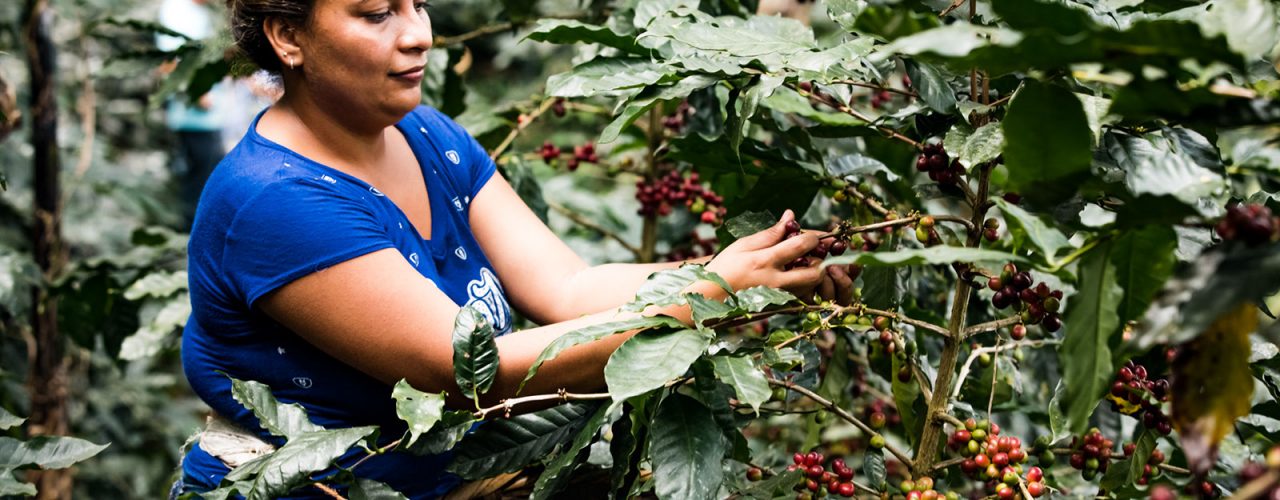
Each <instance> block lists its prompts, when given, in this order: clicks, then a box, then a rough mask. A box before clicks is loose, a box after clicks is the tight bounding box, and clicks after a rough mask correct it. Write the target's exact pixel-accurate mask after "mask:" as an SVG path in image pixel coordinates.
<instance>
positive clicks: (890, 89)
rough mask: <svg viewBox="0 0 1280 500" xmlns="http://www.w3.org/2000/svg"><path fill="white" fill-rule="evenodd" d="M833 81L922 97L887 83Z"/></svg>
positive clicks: (839, 83) (837, 83) (834, 82)
mask: <svg viewBox="0 0 1280 500" xmlns="http://www.w3.org/2000/svg"><path fill="white" fill-rule="evenodd" d="M831 83H832V84H835V85H852V86H854V87H862V88H865V89H875V90H884V91H888V92H892V93H895V94H898V95H905V96H907V97H913V98H919V97H920V94H917V93H915V92H913V91H910V90H902V89H896V88H893V87H890V86H887V85H877V84H874V83H868V82H859V81H856V80H835V81H832V82H831Z"/></svg>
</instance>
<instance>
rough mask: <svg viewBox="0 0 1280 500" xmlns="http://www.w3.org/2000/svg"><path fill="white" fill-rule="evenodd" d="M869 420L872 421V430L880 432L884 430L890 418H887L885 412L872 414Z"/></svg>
mask: <svg viewBox="0 0 1280 500" xmlns="http://www.w3.org/2000/svg"><path fill="white" fill-rule="evenodd" d="M869 420H870V421H871V422H870V424H871V428H872V429H876V430H879V429H883V428H884V424H885V423H886V422H887V421H888V417H886V416H885V414H884V413H883V412H875V413H872V414H871V418H870V419H869Z"/></svg>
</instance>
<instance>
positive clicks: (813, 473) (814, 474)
mask: <svg viewBox="0 0 1280 500" xmlns="http://www.w3.org/2000/svg"><path fill="white" fill-rule="evenodd" d="M826 471H827V470H826V469H823V468H822V466H821V465H817V464H814V465H810V466H809V468H807V469H805V471H804V474H805V475H806V476H809V477H810V478H812V479H818V478H820V477H822V473H823V472H826Z"/></svg>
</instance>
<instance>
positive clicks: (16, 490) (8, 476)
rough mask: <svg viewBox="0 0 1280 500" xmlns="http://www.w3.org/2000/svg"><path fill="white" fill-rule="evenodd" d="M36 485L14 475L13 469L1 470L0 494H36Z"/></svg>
mask: <svg viewBox="0 0 1280 500" xmlns="http://www.w3.org/2000/svg"><path fill="white" fill-rule="evenodd" d="M35 494H36V485H34V484H29V483H24V482H22V481H19V480H18V478H16V477H13V471H10V470H7V469H6V470H0V496H6V497H7V496H18V495H22V496H35Z"/></svg>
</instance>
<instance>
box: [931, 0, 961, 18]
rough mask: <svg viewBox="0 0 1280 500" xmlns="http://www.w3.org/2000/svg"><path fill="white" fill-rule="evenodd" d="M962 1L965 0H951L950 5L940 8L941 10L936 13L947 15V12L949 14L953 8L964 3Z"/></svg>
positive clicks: (939, 15)
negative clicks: (952, 0)
mask: <svg viewBox="0 0 1280 500" xmlns="http://www.w3.org/2000/svg"><path fill="white" fill-rule="evenodd" d="M964 2H965V0H955V1H954V2H951V5H948V6H947V8H945V9H942V12H941V13H939V14H938V17H947V14H950V13H951V11H953V10H956V9H959V8H960V6H961V5H964Z"/></svg>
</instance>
